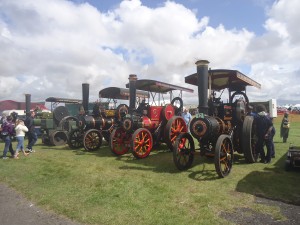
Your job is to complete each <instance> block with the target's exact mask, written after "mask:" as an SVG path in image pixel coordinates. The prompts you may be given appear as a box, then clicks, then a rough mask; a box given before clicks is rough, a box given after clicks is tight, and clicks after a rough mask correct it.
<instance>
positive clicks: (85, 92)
mask: <svg viewBox="0 0 300 225" xmlns="http://www.w3.org/2000/svg"><path fill="white" fill-rule="evenodd" d="M89 88H90V85H89V84H87V83H83V84H82V106H83V109H84V111H85V114H88V112H89V91H90V90H89Z"/></svg>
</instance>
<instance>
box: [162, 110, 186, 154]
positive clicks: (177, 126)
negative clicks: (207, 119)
mask: <svg viewBox="0 0 300 225" xmlns="http://www.w3.org/2000/svg"><path fill="white" fill-rule="evenodd" d="M187 130H188V129H187V125H186V123H185V121H184V119H183V118H182V117H181V116H173V117H172V118H171V119H170V120H169V121H168V123H167V125H166V128H165V141H166V144H167V145H168V147H169V149H170V150H171V151H172V150H173V144H174V142H175V140H176V138H177V137H178V135H179V134H181V133H185V132H187Z"/></svg>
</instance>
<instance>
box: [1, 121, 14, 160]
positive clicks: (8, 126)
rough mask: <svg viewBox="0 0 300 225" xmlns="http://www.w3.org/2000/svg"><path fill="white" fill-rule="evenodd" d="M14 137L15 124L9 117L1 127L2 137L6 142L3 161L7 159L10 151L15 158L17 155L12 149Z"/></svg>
mask: <svg viewBox="0 0 300 225" xmlns="http://www.w3.org/2000/svg"><path fill="white" fill-rule="evenodd" d="M13 136H14V123H13V121H12V117H11V116H8V117H7V118H6V121H5V122H4V123H3V124H2V127H1V137H2V140H3V141H4V143H5V145H4V150H3V156H2V158H3V159H7V157H6V154H7V152H8V150H9V151H10V154H11V156H12V157H14V155H15V153H14V150H13V147H12V144H11V142H12V137H13Z"/></svg>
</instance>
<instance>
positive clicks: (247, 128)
mask: <svg viewBox="0 0 300 225" xmlns="http://www.w3.org/2000/svg"><path fill="white" fill-rule="evenodd" d="M256 143H257V136H256V129H255V123H254V118H253V117H252V116H246V117H245V120H244V123H243V138H242V148H243V151H244V156H245V159H246V161H247V162H248V163H254V162H256V161H257V159H258V152H257V151H256Z"/></svg>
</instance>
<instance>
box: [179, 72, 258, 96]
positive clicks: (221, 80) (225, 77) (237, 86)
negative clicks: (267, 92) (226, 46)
mask: <svg viewBox="0 0 300 225" xmlns="http://www.w3.org/2000/svg"><path fill="white" fill-rule="evenodd" d="M208 74H209V77H210V78H209V79H211V89H212V90H216V91H220V90H222V89H225V88H229V89H230V90H231V91H241V90H245V89H246V86H254V87H257V88H261V85H260V84H259V83H257V82H256V81H254V80H252V79H251V78H250V77H247V76H246V75H244V74H242V73H241V72H239V71H237V70H225V69H216V70H209V71H208ZM197 80H198V76H197V73H194V74H191V75H189V76H187V77H185V83H188V84H192V85H196V86H197Z"/></svg>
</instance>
